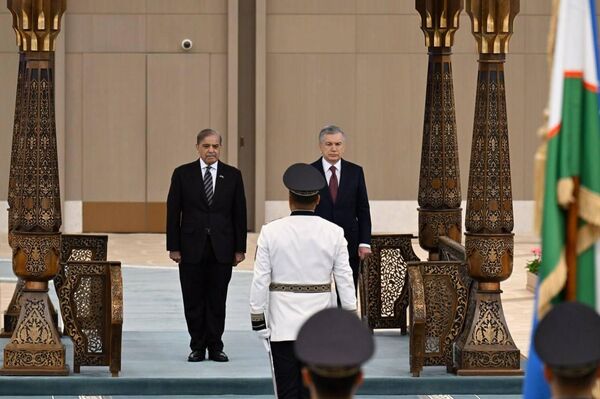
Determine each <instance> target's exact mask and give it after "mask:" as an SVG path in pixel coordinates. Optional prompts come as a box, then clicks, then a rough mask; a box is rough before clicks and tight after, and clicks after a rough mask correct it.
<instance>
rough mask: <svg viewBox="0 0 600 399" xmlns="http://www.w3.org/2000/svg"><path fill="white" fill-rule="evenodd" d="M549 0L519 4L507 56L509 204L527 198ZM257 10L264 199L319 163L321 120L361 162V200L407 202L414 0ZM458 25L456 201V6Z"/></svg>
mask: <svg viewBox="0 0 600 399" xmlns="http://www.w3.org/2000/svg"><path fill="white" fill-rule="evenodd" d="M549 4H550V2H549V1H547V0H535V1H534V0H527V1H523V2H522V4H521V14H520V15H519V16H518V17H517V18H516V22H515V35H514V38H513V40H512V43H511V44H512V46H511V53H510V54H509V55H508V58H507V63H506V82H507V93H508V98H507V102H508V116H509V130H510V140H511V163H512V168H513V169H512V170H513V194H514V198H515V199H522V200H528V199H532V184H531V180H532V159H533V154H534V151H535V149H536V146H537V143H538V140H537V137H536V130H537V128H538V126H539V125H540V124H541V122H542V110H543V107H544V105H545V101H546V92H547V72H546V57H545V52H546V37H547V30H548V26H549V14H550V7H549ZM267 14H268V15H267V70H266V77H267V142H268V143H269V144H268V145H269V148H268V150H267V199H269V200H283V199H285V198H286V193H285V191H284V188H283V187H282V185H281V183H280V181H281V174H282V171H283V170H284V169H285V167H286V166H287V165H288V164H289V163H290V162H292V161H304V162H306V161H312V160H314V159H316V158H317V156H318V155H319V154H318V148H317V138H316V135H317V132H318V131H319V128H320V127H321V126H323V125H325V124H328V123H336V124H338V125H340V126H341V127H342V128H344V129H345V131H346V133H348V134H349V136H350V140H349V143H348V148H347V158H348V159H349V160H354V161H356V162H358V163H360V164H362V165H363V166H364V168H365V173H366V177H367V185H368V189H369V194H370V195H369V196H370V199H372V200H414V199H416V196H417V185H418V175H419V164H420V146H421V134H422V124H423V110H424V103H425V97H424V96H425V83H426V68H427V53H426V51H427V50H426V47H425V45H424V39H423V35H422V33H421V31H420V18H419V16H418V14H417V13H416V11H415V10H414V2H413V1H395V0H389V1H384V0H379V1H373V0H354V1H342V0H339V1H333V0H332V1H316V0H315V1H293V0H289V1H281V0H271V1H268V2H267ZM460 23H461V27H460V29H459V31H458V33H457V35H456V41H455V47H454V55H453V68H454V69H453V71H454V83H455V94H456V115H457V125H458V134H459V146H460V164H461V172H462V185H463V191H464V197H465V198H466V188H467V180H468V165H469V157H470V146H471V135H472V126H473V113H474V101H475V86H476V79H477V63H476V60H477V58H476V57H477V56H476V48H475V41H474V39H473V37H472V35H471V33H470V29H471V26H470V20H469V18H468V16H467V14H466V13H465V12H463V14H462V17H461V21H460Z"/></svg>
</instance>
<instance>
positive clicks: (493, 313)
mask: <svg viewBox="0 0 600 399" xmlns="http://www.w3.org/2000/svg"><path fill="white" fill-rule="evenodd" d="M492 288H493V287H488V289H486V290H479V291H477V294H475V313H474V315H473V318H472V319H471V320H469V321H467V323H469V322H471V328H470V329H469V330H465V331H464V333H463V335H462V336H461V337H460V338H459V339H458V340H457V342H456V344H455V346H454V361H455V363H457V364H459V365H460V367H461V368H459V369H458V370H456V374H458V375H522V374H523V370H520V364H521V357H520V351H519V349H518V348H517V347H516V345H515V343H514V341H513V339H512V337H511V336H510V332H509V331H508V327H507V326H506V320H505V319H504V312H503V311H502V301H501V300H500V294H501V293H502V291H501V290H500V284H499V283H496V285H495V288H496V289H495V290H493V289H492ZM473 321H476V322H475V323H473Z"/></svg>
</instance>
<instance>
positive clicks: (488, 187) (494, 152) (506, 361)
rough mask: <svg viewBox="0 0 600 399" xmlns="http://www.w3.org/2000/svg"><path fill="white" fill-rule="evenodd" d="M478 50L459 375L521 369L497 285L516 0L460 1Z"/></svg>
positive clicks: (507, 180) (509, 226)
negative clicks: (470, 291)
mask: <svg viewBox="0 0 600 399" xmlns="http://www.w3.org/2000/svg"><path fill="white" fill-rule="evenodd" d="M466 9H467V12H468V14H469V16H470V17H471V22H472V27H473V35H474V36H475V39H476V40H477V44H478V50H479V72H478V78H477V95H476V100H475V121H474V124H473V143H472V147H471V165H470V169H469V189H468V197H467V214H466V223H465V227H466V230H467V232H466V233H465V249H466V253H467V262H468V265H469V275H470V276H471V277H472V278H473V279H475V280H476V281H477V282H478V284H479V289H478V291H477V293H476V296H475V301H476V306H475V309H474V311H473V312H472V313H471V314H470V317H469V319H468V320H467V322H466V325H465V330H464V332H463V334H462V335H461V336H460V338H459V339H458V341H457V343H456V344H455V347H454V366H455V368H456V369H457V373H458V374H459V375H477V374H520V373H522V371H521V370H520V353H519V349H517V347H516V346H515V343H514V341H513V339H512V337H511V335H510V332H509V330H508V326H507V325H506V320H505V319H504V312H503V310H502V301H501V298H500V294H501V293H502V291H501V290H500V282H501V281H503V280H506V279H507V278H508V277H509V276H510V275H511V274H512V267H513V241H514V240H513V233H512V230H513V207H512V205H513V204H512V190H511V176H510V173H511V172H510V156H509V145H508V125H507V115H506V94H505V82H504V61H505V58H506V53H507V52H508V42H509V39H510V36H511V35H512V32H513V21H514V18H515V16H516V15H517V13H518V12H519V0H467V1H466Z"/></svg>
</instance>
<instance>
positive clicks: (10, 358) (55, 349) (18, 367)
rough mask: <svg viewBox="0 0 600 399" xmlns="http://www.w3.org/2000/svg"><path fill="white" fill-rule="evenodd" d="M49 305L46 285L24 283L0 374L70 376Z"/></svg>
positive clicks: (63, 347)
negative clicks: (17, 318) (19, 305)
mask: <svg viewBox="0 0 600 399" xmlns="http://www.w3.org/2000/svg"><path fill="white" fill-rule="evenodd" d="M31 286H33V287H31ZM49 303H50V301H49V298H48V283H47V282H46V283H33V282H28V283H27V284H26V287H25V289H24V291H23V295H22V296H21V309H22V311H21V315H20V317H19V321H18V322H17V326H16V328H15V331H14V333H13V336H12V338H11V340H10V342H9V343H8V344H7V345H6V346H5V347H4V368H3V369H1V370H0V374H2V375H68V374H69V367H68V366H67V365H66V359H65V346H64V345H63V344H62V343H61V342H60V336H59V334H58V331H57V330H56V327H55V326H54V323H53V322H52V318H51V316H50V310H49ZM40 346H42V348H40Z"/></svg>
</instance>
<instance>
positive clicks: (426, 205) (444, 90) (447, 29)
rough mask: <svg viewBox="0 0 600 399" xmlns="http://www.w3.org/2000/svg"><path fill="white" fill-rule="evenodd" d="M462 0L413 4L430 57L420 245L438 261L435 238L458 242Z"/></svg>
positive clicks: (420, 1)
mask: <svg viewBox="0 0 600 399" xmlns="http://www.w3.org/2000/svg"><path fill="white" fill-rule="evenodd" d="M462 8H463V0H446V1H428V0H416V9H417V11H418V12H419V14H420V15H421V30H423V33H424V34H425V45H426V46H427V48H428V53H429V65H428V68H427V94H426V97H425V118H424V122H423V145H422V147H421V148H422V149H421V174H420V178H419V199H418V200H419V244H420V245H421V247H422V248H423V249H425V250H427V251H428V252H429V260H439V250H438V237H440V236H444V235H445V236H448V237H450V238H452V239H453V240H455V241H456V242H459V243H460V242H461V238H462V237H461V232H462V212H461V211H462V210H461V208H460V202H461V192H460V172H459V163H458V144H457V137H456V116H455V109H454V87H453V85H452V61H451V54H452V45H453V43H454V33H455V32H456V30H457V29H458V24H459V16H460V12H461V10H462Z"/></svg>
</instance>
